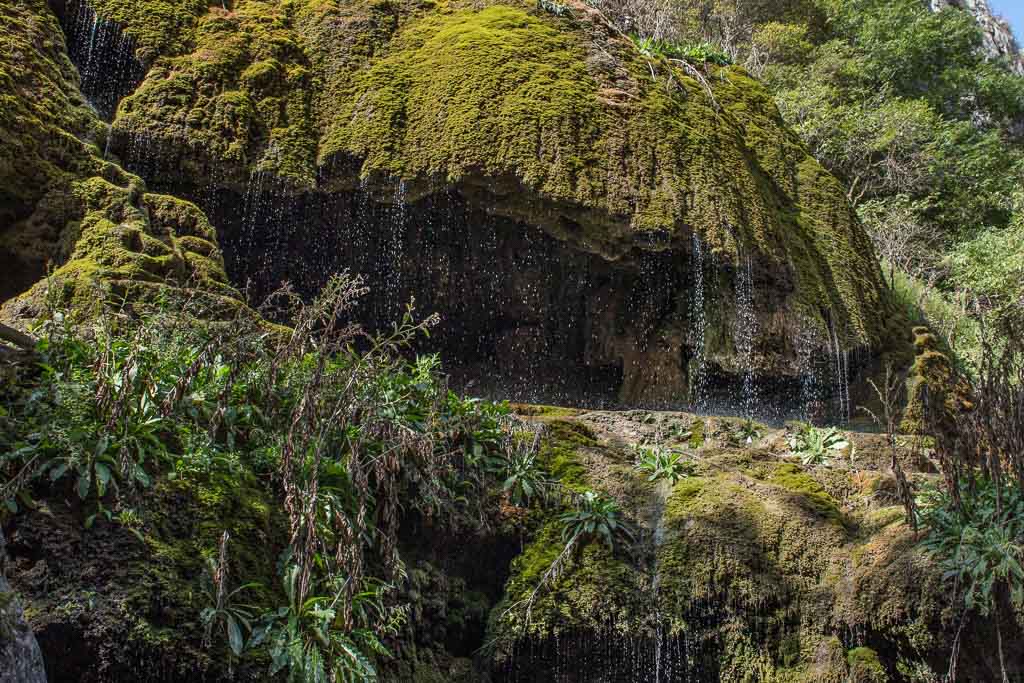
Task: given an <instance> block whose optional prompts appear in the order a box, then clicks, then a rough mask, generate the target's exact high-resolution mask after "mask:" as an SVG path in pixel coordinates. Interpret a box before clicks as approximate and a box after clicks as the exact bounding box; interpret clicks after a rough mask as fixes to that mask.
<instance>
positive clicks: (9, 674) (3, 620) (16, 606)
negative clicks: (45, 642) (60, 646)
mask: <svg viewBox="0 0 1024 683" xmlns="http://www.w3.org/2000/svg"><path fill="white" fill-rule="evenodd" d="M6 552H7V544H6V541H5V540H4V532H3V530H2V529H0V683H46V670H45V668H44V666H43V654H42V652H41V651H40V650H39V644H38V643H37V642H36V638H35V635H33V633H32V629H31V628H29V626H28V624H27V623H26V622H25V617H24V615H23V614H22V610H21V603H20V602H19V600H18V598H17V596H16V595H15V594H14V592H13V591H12V589H11V586H10V584H8V583H7V577H6V575H5V572H4V565H5V563H6V560H7V554H6Z"/></svg>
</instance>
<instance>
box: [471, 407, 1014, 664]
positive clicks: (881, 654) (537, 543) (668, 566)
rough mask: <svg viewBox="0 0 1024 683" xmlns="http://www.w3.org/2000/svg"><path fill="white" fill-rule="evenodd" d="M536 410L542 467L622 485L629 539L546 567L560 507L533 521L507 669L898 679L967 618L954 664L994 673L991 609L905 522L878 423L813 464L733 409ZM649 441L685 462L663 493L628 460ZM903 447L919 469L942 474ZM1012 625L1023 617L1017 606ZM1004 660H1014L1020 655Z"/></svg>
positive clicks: (945, 657) (513, 596)
mask: <svg viewBox="0 0 1024 683" xmlns="http://www.w3.org/2000/svg"><path fill="white" fill-rule="evenodd" d="M538 419H541V420H544V421H546V422H547V423H548V425H549V426H548V430H547V432H546V434H547V438H548V440H549V441H548V443H547V445H546V446H545V448H544V449H542V451H541V457H542V458H543V459H544V461H545V465H546V466H547V467H548V468H549V470H550V471H551V472H552V474H554V475H555V476H558V477H560V479H561V482H562V483H563V485H566V486H569V487H584V488H592V489H596V490H600V491H603V492H605V493H606V494H607V495H610V496H612V497H614V498H615V499H616V500H617V501H618V502H619V504H620V505H621V507H622V510H623V511H624V515H625V517H626V518H627V519H629V520H632V521H633V522H634V524H636V525H637V528H638V532H637V534H636V535H637V538H638V539H639V540H638V542H637V543H635V544H632V545H631V544H630V543H628V542H627V541H625V540H621V541H620V542H619V543H618V544H617V547H616V549H615V550H614V551H611V550H609V549H607V548H606V547H605V545H604V544H603V543H602V542H600V540H598V539H595V540H593V541H592V542H590V543H588V544H585V545H584V546H583V547H580V548H577V549H576V551H575V552H574V553H572V555H571V557H570V558H569V559H568V560H567V561H563V562H562V565H561V571H560V572H557V573H555V575H554V576H555V578H554V579H549V580H548V581H546V582H545V581H542V577H544V576H545V574H546V573H547V572H548V569H549V568H550V566H551V565H552V563H553V562H554V561H555V559H556V558H558V557H559V556H560V553H561V552H562V549H563V548H564V547H565V539H564V538H563V537H562V536H561V524H560V522H559V521H558V519H557V514H553V515H551V516H549V517H547V518H545V519H541V520H539V521H537V522H536V523H535V526H534V531H533V532H532V534H531V536H530V541H529V543H527V544H526V546H525V549H524V551H523V553H522V555H520V556H519V557H518V558H517V559H516V560H515V561H514V563H513V565H512V569H513V571H512V576H511V578H510V579H509V582H508V583H507V584H506V594H505V599H504V602H503V603H502V604H500V605H498V606H497V607H496V608H495V609H494V610H492V612H491V615H492V621H491V633H490V635H489V638H490V639H493V641H494V643H495V646H494V652H493V656H494V666H495V667H496V669H497V670H498V671H499V672H501V674H502V676H503V678H501V680H508V681H534V680H541V672H555V673H554V674H553V677H552V678H549V679H547V680H557V681H564V682H574V681H589V680H608V681H632V680H648V681H658V680H661V681H669V680H673V681H674V680H698V681H708V680H717V681H745V680H759V681H807V682H808V683H810V682H811V681H815V682H817V681H835V682H836V683H841V682H844V681H851V680H856V681H885V680H902V679H901V677H900V676H901V674H899V673H898V671H902V672H907V671H911V670H914V671H916V672H918V674H920V675H924V674H925V673H926V672H933V673H932V675H937V674H935V673H934V672H943V671H945V670H946V669H947V667H948V666H949V657H950V655H951V653H952V651H953V648H954V643H955V639H956V638H957V637H958V636H957V634H958V632H960V631H958V627H959V626H960V625H961V620H962V619H965V618H966V619H968V620H969V622H970V623H971V626H968V627H966V628H965V629H964V630H963V631H962V633H963V634H966V633H968V632H970V633H971V634H972V635H971V638H972V639H975V640H974V641H973V643H974V644H972V645H971V646H967V645H966V643H961V645H962V650H960V660H959V668H958V673H959V675H960V676H961V677H963V679H964V680H990V679H997V678H998V676H999V672H998V669H999V664H998V662H996V661H994V660H992V659H988V658H987V657H986V655H985V654H983V653H984V652H985V651H986V647H987V646H986V641H987V640H988V642H991V639H993V638H994V625H993V623H992V622H991V620H987V619H983V618H981V617H978V616H976V615H967V616H965V615H963V614H961V610H960V609H959V607H958V603H957V602H956V598H955V597H954V596H952V595H951V594H950V593H949V591H948V584H947V583H946V582H945V580H944V578H943V575H942V570H941V569H940V568H939V566H938V565H937V564H936V562H935V561H934V560H933V559H931V558H929V557H928V556H927V555H926V554H925V553H924V552H923V551H922V549H921V547H920V546H919V545H918V541H917V537H916V535H915V533H914V532H913V531H912V530H911V529H910V528H909V526H907V525H906V524H905V522H904V515H903V511H902V509H901V507H900V506H899V501H898V496H897V495H896V482H895V479H894V477H893V475H892V473H891V471H890V470H889V468H888V465H887V462H888V459H889V453H888V452H887V448H886V446H885V439H884V436H883V435H867V434H854V435H851V438H852V439H853V440H854V442H855V444H856V450H855V451H854V452H855V458H854V459H847V458H845V457H840V458H836V459H834V460H832V461H831V462H829V463H828V464H827V465H819V466H813V467H807V466H804V465H802V464H800V463H799V461H798V459H797V458H796V457H794V456H793V455H791V454H790V453H789V451H788V447H787V446H786V440H785V437H784V434H783V433H782V430H761V436H759V437H756V438H754V439H753V441H752V443H750V444H744V443H743V439H741V438H737V437H736V436H735V434H736V432H737V429H738V427H739V426H740V425H739V423H738V421H735V420H727V419H718V418H698V417H696V416H693V415H687V414H681V413H647V412H643V411H634V412H631V413H630V412H626V413H608V412H589V413H577V414H575V415H572V414H565V413H563V414H561V415H550V416H543V415H542V416H540V417H539V418H538ZM659 442H660V443H661V444H662V445H663V446H665V447H671V448H673V449H676V450H679V451H682V452H685V453H686V454H687V458H689V460H690V462H691V463H692V465H693V474H692V475H690V476H688V477H685V478H683V479H681V480H680V481H678V482H677V483H675V484H674V485H672V486H669V487H668V493H667V498H666V497H665V496H664V495H663V494H662V493H659V485H664V484H665V482H661V483H660V484H659V483H651V482H650V481H648V480H647V478H646V476H645V475H642V474H640V473H638V472H636V471H635V470H634V469H633V467H632V463H633V459H634V457H635V456H634V452H633V450H632V446H633V445H635V444H646V445H648V446H650V445H651V444H656V443H659ZM900 457H901V460H902V461H903V466H904V468H906V469H907V470H908V471H911V474H910V476H911V477H912V478H914V479H916V480H918V481H919V482H922V483H923V482H924V481H925V480H928V479H932V478H934V477H935V476H937V475H934V474H929V473H927V472H923V471H921V469H920V468H918V467H915V466H914V463H913V462H912V459H911V458H910V457H909V454H907V453H904V454H903V455H901V456H900ZM538 586H542V587H541V589H540V590H539V591H538V596H537V597H535V598H533V595H534V591H535V590H537V588H538ZM531 599H532V601H531ZM527 605H530V606H531V610H530V612H529V615H527V611H526V606H527ZM1011 627H1012V628H1013V629H1014V632H1015V634H1019V633H1021V628H1022V627H1024V623H1019V620H1018V623H1014V624H1012V625H1011ZM1014 637H1015V638H1019V635H1015V636H1014ZM898 666H899V667H901V668H898ZM1007 666H1008V667H1009V668H1008V670H1009V671H1010V675H1011V676H1013V675H1016V674H1017V673H1018V672H1020V671H1024V661H1022V660H1021V659H1020V657H1019V656H1017V655H1015V656H1014V658H1013V661H1012V662H1009V663H1008V664H1007ZM549 675H551V674H549Z"/></svg>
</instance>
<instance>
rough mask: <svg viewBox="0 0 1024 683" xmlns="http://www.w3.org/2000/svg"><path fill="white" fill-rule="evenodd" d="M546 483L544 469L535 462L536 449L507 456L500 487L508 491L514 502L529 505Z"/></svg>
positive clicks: (542, 491) (541, 491)
mask: <svg viewBox="0 0 1024 683" xmlns="http://www.w3.org/2000/svg"><path fill="white" fill-rule="evenodd" d="M546 485H547V482H546V480H545V477H544V471H543V470H542V469H541V467H540V464H539V463H538V462H537V452H536V450H526V451H521V452H516V453H513V454H512V455H511V457H509V458H508V460H507V467H506V478H505V483H504V484H503V485H502V489H503V490H504V491H507V492H508V494H509V498H510V499H511V500H512V502H513V503H514V504H516V505H519V506H525V505H529V503H530V501H531V500H532V499H533V498H534V497H535V496H538V495H542V494H543V493H544V490H545V487H546Z"/></svg>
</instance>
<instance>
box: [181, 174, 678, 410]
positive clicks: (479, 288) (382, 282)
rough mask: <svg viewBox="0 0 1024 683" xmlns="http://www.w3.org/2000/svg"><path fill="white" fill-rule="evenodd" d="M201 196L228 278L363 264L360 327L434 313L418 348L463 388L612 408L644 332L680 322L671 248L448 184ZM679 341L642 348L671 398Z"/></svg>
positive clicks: (324, 273)
mask: <svg viewBox="0 0 1024 683" xmlns="http://www.w3.org/2000/svg"><path fill="white" fill-rule="evenodd" d="M201 203H202V204H203V205H204V208H206V210H207V211H208V213H209V215H210V218H211V220H212V221H213V223H214V224H215V225H216V226H217V228H218V231H219V239H220V242H221V247H222V249H223V251H224V254H225V261H226V264H227V269H228V273H229V276H230V278H231V280H232V282H233V283H234V284H236V285H237V286H239V287H248V295H249V296H250V298H251V299H252V300H255V301H260V300H262V299H263V298H265V297H266V296H267V295H268V294H270V293H271V292H273V291H274V290H275V289H277V288H278V287H279V286H280V285H281V283H283V282H286V281H287V282H289V283H290V284H291V285H292V286H293V287H294V288H296V289H297V291H298V292H299V293H300V294H302V295H303V296H304V297H313V296H315V295H316V293H317V292H319V291H320V290H321V288H322V287H323V286H324V284H325V282H326V281H327V278H329V277H330V276H331V275H332V274H335V273H339V272H343V271H348V272H349V273H351V274H353V275H358V276H360V277H362V278H363V280H364V283H365V285H366V287H367V288H368V290H369V291H368V293H367V294H366V295H365V296H364V297H363V298H362V300H361V302H360V304H359V306H358V310H357V317H358V321H359V322H360V323H361V324H362V325H363V327H364V328H365V329H367V330H368V331H371V332H379V331H384V330H388V329H390V328H391V326H392V325H393V324H394V323H395V322H396V321H398V320H400V318H401V316H402V313H403V312H404V310H405V307H406V305H408V304H409V303H410V302H413V301H414V302H415V307H416V314H417V317H419V318H425V317H426V316H428V315H432V314H435V313H436V314H437V315H438V316H439V318H440V322H439V324H438V325H437V326H436V328H434V329H433V330H431V335H430V337H429V338H423V339H421V340H420V343H419V345H418V346H417V347H416V349H415V350H416V351H417V352H420V353H424V352H428V353H438V354H440V356H441V360H442V363H443V367H444V369H445V371H446V372H447V373H448V374H449V376H450V378H451V380H452V383H453V385H454V386H455V387H456V388H458V389H460V390H462V391H464V392H466V393H469V394H471V395H476V396H483V397H491V398H500V399H509V400H512V401H515V402H529V403H557V404H559V405H568V406H576V405H578V406H586V407H590V408H594V407H616V406H619V405H621V396H622V393H623V392H622V391H621V390H622V388H623V385H624V382H627V381H629V377H628V375H629V374H630V373H629V368H628V367H627V364H629V363H634V364H638V363H643V362H644V358H642V356H643V355H644V352H643V350H642V347H643V346H644V345H645V344H647V343H648V341H647V340H649V339H652V338H655V337H657V336H658V333H659V331H663V330H665V329H669V328H673V329H675V328H679V329H682V328H683V327H685V320H683V318H685V315H686V305H685V304H686V302H685V296H684V293H685V291H686V287H687V279H688V278H689V277H690V276H689V274H688V273H687V260H688V259H687V258H681V257H680V254H679V253H678V252H676V251H672V250H666V251H663V252H650V251H644V250H640V249H635V250H632V251H631V252H630V253H628V254H627V255H626V256H625V257H624V258H622V259H620V260H618V261H609V260H607V259H605V258H603V257H602V256H600V255H598V254H593V253H589V252H586V251H583V250H581V249H578V248H575V247H572V246H569V245H567V244H566V243H565V242H562V241H560V240H558V239H555V238H554V237H551V236H550V235H548V234H547V233H545V232H543V231H542V230H540V229H538V228H534V227H531V226H528V225H526V224H523V223H520V222H517V221H514V220H512V219H509V218H503V217H499V216H495V215H491V214H490V213H488V212H486V211H484V210H482V209H481V208H479V207H478V206H475V205H473V204H471V203H470V202H468V201H466V199H464V198H463V197H462V196H461V195H460V194H459V193H458V192H457V191H455V190H448V191H444V192H438V193H435V194H432V195H429V196H427V197H425V198H423V199H420V200H419V201H416V202H408V203H407V202H405V201H402V200H401V198H398V199H397V200H396V201H394V202H392V203H382V202H379V201H374V200H373V199H371V198H370V197H369V196H368V194H367V193H363V192H342V193H332V194H324V193H310V194H305V195H299V196H286V195H279V194H276V193H273V192H264V193H260V192H251V193H250V196H248V197H242V196H239V195H238V194H237V193H234V192H231V191H229V190H216V191H214V192H213V193H212V196H208V197H207V198H206V201H205V202H201ZM650 343H651V345H654V344H655V343H656V342H650ZM638 349H639V350H638ZM684 353H685V348H683V347H682V346H680V345H678V344H676V345H675V346H671V347H670V348H669V349H668V350H667V351H666V350H658V351H654V350H651V352H650V355H654V356H659V357H660V356H663V355H666V354H667V355H668V356H670V357H671V361H669V362H667V363H666V364H667V365H669V366H671V369H669V370H667V371H666V373H665V375H666V378H667V381H671V382H673V383H674V384H673V387H672V391H675V392H680V393H679V395H678V398H677V399H676V400H674V401H673V402H676V403H679V404H682V403H684V402H685V401H686V395H685V391H686V390H685V386H686V383H685V371H682V370H681V368H683V367H685V362H686V359H685V358H683V357H682V356H683V354H684ZM634 374H635V373H634ZM634 383H635V382H634ZM662 396H664V394H662Z"/></svg>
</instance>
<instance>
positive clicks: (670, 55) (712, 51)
mask: <svg viewBox="0 0 1024 683" xmlns="http://www.w3.org/2000/svg"><path fill="white" fill-rule="evenodd" d="M630 37H631V38H632V40H633V44H634V45H635V46H636V49H637V50H638V51H639V52H640V54H642V55H643V56H644V57H647V58H648V59H656V58H661V59H675V60H684V61H686V62H693V63H697V64H717V65H718V66H728V65H730V64H732V58H731V57H730V56H729V54H728V53H726V52H725V51H724V50H722V49H721V48H719V47H717V46H715V45H713V44H711V43H696V44H692V43H676V42H673V41H670V40H659V39H657V38H652V37H649V36H648V37H642V36H637V35H633V36H630Z"/></svg>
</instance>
